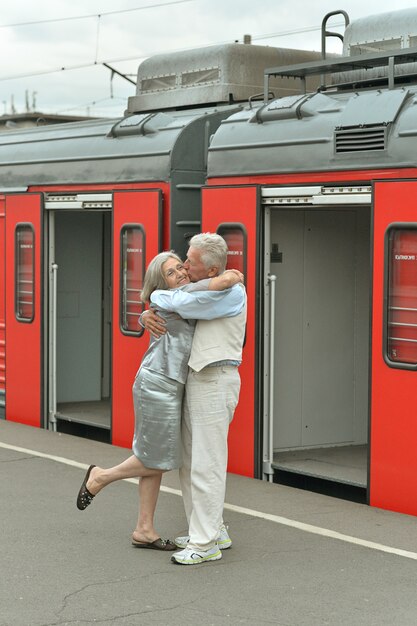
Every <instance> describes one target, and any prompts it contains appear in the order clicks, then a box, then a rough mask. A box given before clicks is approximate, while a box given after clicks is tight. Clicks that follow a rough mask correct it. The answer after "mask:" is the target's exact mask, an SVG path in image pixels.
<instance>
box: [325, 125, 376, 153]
mask: <svg viewBox="0 0 417 626" xmlns="http://www.w3.org/2000/svg"><path fill="white" fill-rule="evenodd" d="M386 137H387V128H386V126H372V127H367V128H366V127H360V128H359V127H356V128H343V129H340V130H335V152H336V154H341V153H346V152H362V151H364V150H366V151H368V150H372V151H374V152H375V151H377V150H385V148H386Z"/></svg>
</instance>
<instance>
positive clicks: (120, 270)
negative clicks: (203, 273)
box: [112, 190, 162, 446]
mask: <svg viewBox="0 0 417 626" xmlns="http://www.w3.org/2000/svg"><path fill="white" fill-rule="evenodd" d="M161 206H162V195H161V191H160V190H152V191H132V192H130V191H129V192H118V193H115V194H114V196H113V259H114V261H113V330H112V357H113V358H112V367H113V370H112V443H113V444H116V445H120V446H130V445H131V441H132V435H133V430H134V412H133V402H132V385H133V381H134V378H135V374H136V371H137V369H138V366H139V364H140V362H141V360H142V357H143V355H144V353H145V351H146V349H147V347H148V344H149V335H148V334H147V333H144V331H143V329H142V328H141V326H140V325H139V323H138V318H139V315H140V313H141V312H142V311H143V309H144V307H143V305H142V304H141V302H140V293H141V290H142V287H143V278H144V274H145V269H146V267H147V265H148V264H149V262H150V261H151V259H152V258H153V257H154V256H155V255H156V254H157V253H158V252H159V251H160V245H161V229H162V224H161Z"/></svg>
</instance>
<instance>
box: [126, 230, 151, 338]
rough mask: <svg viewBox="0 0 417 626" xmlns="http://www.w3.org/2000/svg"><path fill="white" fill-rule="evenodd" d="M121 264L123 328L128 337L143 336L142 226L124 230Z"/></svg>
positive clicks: (143, 240) (143, 236)
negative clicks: (140, 320) (141, 323)
mask: <svg viewBox="0 0 417 626" xmlns="http://www.w3.org/2000/svg"><path fill="white" fill-rule="evenodd" d="M120 237H121V242H120V244H121V245H120V250H121V260H120V261H121V262H120V328H121V331H122V333H123V334H124V335H136V336H140V335H142V334H143V332H144V329H143V328H142V326H141V325H140V324H139V315H140V314H141V313H142V311H143V310H144V304H143V303H142V301H141V299H140V295H141V293H142V288H143V278H144V275H145V233H144V231H143V229H142V227H141V226H139V225H136V224H129V225H126V226H124V227H123V228H122V230H121V233H120Z"/></svg>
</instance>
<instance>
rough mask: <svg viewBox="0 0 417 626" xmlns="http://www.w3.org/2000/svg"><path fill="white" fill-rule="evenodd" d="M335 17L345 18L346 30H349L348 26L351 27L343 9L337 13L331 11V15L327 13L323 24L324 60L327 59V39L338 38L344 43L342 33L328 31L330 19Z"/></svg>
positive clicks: (322, 48)
mask: <svg viewBox="0 0 417 626" xmlns="http://www.w3.org/2000/svg"><path fill="white" fill-rule="evenodd" d="M334 15H343V17H344V18H345V29H346V28H347V26H349V23H350V20H349V15H348V14H347V13H346V11H343V10H342V9H338V10H337V11H330V13H326V15H325V16H324V17H323V21H322V23H321V56H322V57H323V59H325V58H326V38H327V37H338V38H339V39H340V40H341V41H343V35H342V34H341V33H336V32H335V33H333V32H331V31H330V30H327V22H328V20H329V18H331V17H333V16H334Z"/></svg>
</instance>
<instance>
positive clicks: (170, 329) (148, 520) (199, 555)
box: [77, 233, 246, 565]
mask: <svg viewBox="0 0 417 626" xmlns="http://www.w3.org/2000/svg"><path fill="white" fill-rule="evenodd" d="M226 261H227V245H226V242H225V240H224V239H223V238H222V237H220V235H217V234H214V233H202V234H199V235H195V236H194V237H193V238H192V239H191V240H190V243H189V249H188V254H187V259H186V261H185V262H184V263H182V261H181V259H180V258H179V257H178V256H177V255H176V254H175V253H174V252H162V253H160V254H158V255H157V256H156V257H155V258H154V259H153V260H152V261H151V263H150V264H149V266H148V268H147V271H146V274H145V279H144V285H143V290H142V295H141V298H142V300H143V301H144V302H147V303H149V304H150V309H149V310H148V311H145V313H143V314H142V316H141V318H142V319H141V323H142V325H143V326H144V327H145V328H147V330H149V332H150V333H151V339H150V344H149V348H148V350H147V352H146V354H145V356H144V358H143V360H142V363H141V365H140V367H139V370H138V372H137V374H136V378H135V382H134V385H133V401H134V408H135V434H134V438H133V445H132V450H133V455H132V456H130V457H129V458H128V459H126V461H124V462H123V463H121V464H120V465H117V466H115V467H112V468H109V469H103V468H101V467H98V466H95V465H91V466H90V467H89V468H88V471H87V474H86V476H85V478H84V481H83V483H82V485H81V488H80V491H79V493H78V497H77V507H78V508H79V509H80V510H84V509H85V508H86V507H87V506H88V505H89V504H90V503H91V501H92V500H93V498H94V497H95V496H96V495H97V494H98V493H99V491H101V489H103V487H105V486H106V485H109V484H110V483H112V482H114V481H116V480H121V479H124V478H133V477H139V478H140V480H139V501H140V504H139V516H138V521H137V525H136V528H135V530H134V531H133V535H132V544H133V545H134V546H136V547H139V548H151V549H155V550H164V551H171V550H172V551H173V550H177V549H178V548H180V550H179V551H178V552H175V553H174V554H173V555H172V556H171V561H172V562H173V563H177V564H180V565H194V564H197V563H204V562H207V561H215V560H218V559H221V557H222V553H221V550H224V549H226V548H229V547H230V546H231V545H232V541H231V539H230V536H229V534H228V531H227V529H226V527H225V525H224V523H223V505H224V497H225V488H226V469H227V435H228V429H229V424H230V422H231V421H232V418H233V414H234V410H235V408H236V405H237V402H238V398H239V391H240V377H239V372H238V366H239V365H240V363H241V360H242V346H243V341H244V336H245V326H246V293H245V289H244V286H243V275H242V274H241V273H240V272H239V271H237V270H225V267H226ZM176 468H179V475H180V481H181V489H182V494H183V500H184V508H185V513H186V516H187V521H188V528H189V530H188V532H189V534H188V535H187V536H185V537H177V538H176V539H175V541H174V542H173V541H171V540H169V539H161V537H160V536H159V535H158V533H157V532H156V530H155V528H154V513H155V508H156V503H157V499H158V494H159V489H160V484H161V478H162V474H163V473H164V472H165V471H168V470H171V469H176Z"/></svg>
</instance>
